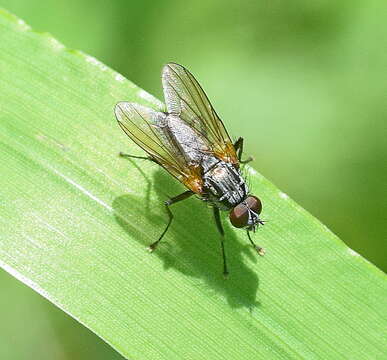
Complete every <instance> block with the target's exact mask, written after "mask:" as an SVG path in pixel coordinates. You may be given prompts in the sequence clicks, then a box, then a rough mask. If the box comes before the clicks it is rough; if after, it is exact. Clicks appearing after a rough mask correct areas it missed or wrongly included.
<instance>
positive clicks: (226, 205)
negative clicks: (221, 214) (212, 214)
mask: <svg viewBox="0 0 387 360" xmlns="http://www.w3.org/2000/svg"><path fill="white" fill-rule="evenodd" d="M215 159H216V158H215ZM207 163H208V165H209V166H208V167H207V169H206V162H204V163H203V164H202V166H203V168H204V175H203V179H204V186H205V191H206V200H207V201H209V202H210V203H211V204H212V205H214V206H217V207H218V208H219V209H221V210H230V209H232V208H233V207H235V206H236V205H238V204H239V203H241V202H242V201H243V200H244V199H245V198H246V196H247V194H248V192H249V189H248V187H247V184H246V183H245V180H244V179H243V177H242V175H241V173H240V171H239V169H238V168H237V167H236V166H235V165H234V164H231V163H227V162H224V161H222V160H218V159H216V162H214V159H209V160H208V161H207Z"/></svg>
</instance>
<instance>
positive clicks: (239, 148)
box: [234, 137, 254, 164]
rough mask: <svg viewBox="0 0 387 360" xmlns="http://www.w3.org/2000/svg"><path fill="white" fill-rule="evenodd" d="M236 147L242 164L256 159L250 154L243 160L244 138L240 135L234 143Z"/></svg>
mask: <svg viewBox="0 0 387 360" xmlns="http://www.w3.org/2000/svg"><path fill="white" fill-rule="evenodd" d="M234 148H235V151H236V153H237V156H238V160H239V162H240V163H241V164H247V163H248V162H250V161H253V160H254V159H253V158H252V157H251V156H249V157H248V158H247V159H246V160H242V153H243V138H242V137H239V138H238V140H237V141H235V143H234Z"/></svg>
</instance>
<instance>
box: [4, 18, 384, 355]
mask: <svg viewBox="0 0 387 360" xmlns="http://www.w3.org/2000/svg"><path fill="white" fill-rule="evenodd" d="M134 56H135V55H134ZM0 71H1V82H0V96H1V97H0V99H1V100H0V126H1V131H0V140H1V141H0V148H1V162H0V166H1V178H0V203H1V207H0V221H1V229H2V231H1V239H0V265H1V266H2V268H4V269H5V270H6V271H8V272H9V273H10V274H12V275H13V276H15V277H16V278H18V279H19V280H21V281H23V282H24V283H25V284H27V285H28V286H30V287H32V288H33V289H34V290H36V291H37V292H39V293H40V294H41V295H42V296H44V297H46V298H47V299H49V300H50V301H52V302H53V303H54V304H56V305H57V306H58V307H59V308H61V309H62V310H63V311H65V312H67V313H68V314H70V315H71V316H73V317H74V318H75V319H77V320H78V321H79V322H81V323H82V324H84V325H85V326H87V327H88V328H89V329H91V330H92V331H94V332H95V333H96V334H97V335H98V336H100V337H101V338H102V339H104V340H105V341H106V342H108V343H109V344H110V345H111V346H112V347H113V348H115V349H116V350H117V351H119V352H120V353H121V354H122V355H124V356H125V357H127V358H130V359H168V360H171V359H268V358H270V359H291V358H307V359H313V358H324V359H332V358H334V359H343V358H350V359H380V358H382V357H383V355H384V354H385V351H386V348H385V342H384V341H383V340H385V339H383V335H384V330H385V321H386V319H385V314H386V312H385V305H384V302H385V298H386V294H387V287H386V282H385V279H384V275H383V274H382V272H381V271H379V270H378V269H377V268H375V267H374V266H373V265H372V264H370V263H368V262H367V261H366V260H365V259H363V258H362V257H360V256H359V255H358V254H356V253H355V252H354V251H352V250H351V249H349V248H348V247H347V246H345V244H343V243H342V242H341V241H340V240H339V239H338V238H337V237H336V236H335V235H334V234H332V233H331V232H330V231H329V230H328V229H327V228H326V227H325V226H324V225H323V224H321V223H320V222H319V221H318V220H316V219H315V218H314V217H313V216H311V215H310V214H309V213H308V212H306V211H305V210H303V209H302V208H300V207H299V206H298V205H297V204H296V203H295V202H294V201H292V200H291V199H290V198H289V197H288V196H286V195H285V194H284V193H282V192H281V191H279V190H278V189H277V188H276V187H275V186H273V185H272V184H271V183H270V182H269V181H268V180H266V179H265V178H264V177H263V176H261V175H260V174H259V173H257V172H256V171H255V170H253V169H252V168H250V167H247V171H248V173H249V179H250V183H251V187H252V188H253V189H254V193H256V194H257V195H258V196H259V197H261V198H262V200H263V204H264V210H263V214H262V215H263V217H264V218H265V219H267V220H268V221H267V224H266V225H265V226H264V227H262V228H260V229H259V231H257V233H256V235H255V240H256V242H257V243H259V244H260V245H262V246H264V247H265V248H266V250H267V254H266V256H265V257H263V258H260V257H258V256H257V255H256V254H255V253H254V251H253V249H252V248H251V246H249V242H248V240H247V239H246V236H245V233H244V232H243V231H237V230H234V229H232V228H231V227H230V226H229V225H226V239H227V240H226V241H227V243H226V250H227V253H228V258H229V259H228V260H229V268H230V277H229V279H228V280H224V279H223V277H222V275H221V256H220V249H219V243H218V242H219V239H218V235H217V232H216V229H215V225H214V224H213V221H212V218H211V212H210V211H209V209H207V208H206V207H205V206H204V205H203V204H202V203H200V202H199V201H198V200H196V199H189V200H186V201H184V202H183V203H181V204H176V205H174V208H173V210H174V211H175V214H176V218H175V221H174V223H173V225H172V228H171V230H170V231H169V233H168V234H167V236H166V239H165V241H164V243H163V244H162V245H161V246H160V248H159V249H158V250H157V251H156V252H155V253H153V254H149V253H147V252H146V250H145V247H146V246H147V245H149V244H150V243H151V242H152V241H154V240H155V239H156V238H157V237H158V235H159V234H160V233H161V231H162V230H163V228H164V226H165V223H166V220H167V217H166V214H165V212H164V208H163V205H162V201H163V200H165V199H167V197H168V196H171V195H176V194H178V193H179V192H181V191H183V190H184V189H183V187H182V186H181V185H180V184H178V183H176V181H175V180H174V179H172V178H171V177H169V176H168V175H167V174H166V173H165V172H164V171H162V170H161V169H159V168H158V167H157V166H156V165H154V164H151V163H148V162H141V161H140V160H139V161H136V162H134V161H126V160H124V159H120V158H119V157H118V156H117V154H118V152H119V151H127V152H130V153H132V154H138V155H140V154H141V153H142V152H141V150H139V149H138V148H136V147H135V146H134V145H133V144H132V143H130V142H129V140H128V139H127V138H126V137H125V135H124V134H123V132H122V131H121V130H120V129H119V127H118V126H117V124H116V121H115V119H114V116H113V107H114V104H115V103H116V102H117V101H120V100H126V101H135V102H139V103H143V104H147V105H150V106H153V107H154V108H161V106H162V104H161V103H160V102H158V101H157V100H155V99H154V98H153V97H152V96H150V95H148V94H147V93H146V92H145V91H143V90H141V89H140V88H138V87H137V86H135V85H133V84H132V83H131V82H129V81H127V80H126V79H124V78H123V77H122V76H121V75H119V74H117V73H116V72H114V71H112V70H110V69H109V68H108V67H107V66H105V65H103V64H101V63H100V62H99V61H98V60H96V59H94V58H92V57H90V56H87V55H85V54H83V53H81V52H78V51H71V50H68V49H66V48H65V47H64V46H63V45H61V44H60V43H58V42H57V41H56V40H55V39H53V38H52V37H51V36H50V35H48V34H37V33H35V32H33V31H31V30H30V29H29V28H28V26H26V25H25V24H24V23H23V22H22V21H20V20H18V19H17V18H15V17H14V16H12V15H10V14H8V13H6V12H4V11H2V12H1V13H0ZM155 81H159V80H158V79H155ZM226 123H227V120H226ZM235 135H243V134H235ZM284 155H285V156H284V161H286V154H284ZM278 166H281V164H278ZM299 181H303V178H302V173H301V174H300V179H299ZM316 191H318V189H316ZM225 224H228V222H226V221H225Z"/></svg>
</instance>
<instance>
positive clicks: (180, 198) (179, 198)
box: [148, 159, 194, 252]
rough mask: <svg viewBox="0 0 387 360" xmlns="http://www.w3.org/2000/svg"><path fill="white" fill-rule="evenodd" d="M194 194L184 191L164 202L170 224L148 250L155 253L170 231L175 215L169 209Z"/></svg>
mask: <svg viewBox="0 0 387 360" xmlns="http://www.w3.org/2000/svg"><path fill="white" fill-rule="evenodd" d="M152 160H153V159H152ZM193 194H194V192H193V191H191V190H187V191H184V192H183V193H181V194H179V195H177V196H175V197H173V198H170V199H168V200H167V201H165V202H164V205H165V208H166V210H167V213H168V224H167V226H166V228H165V230H164V231H163V233H162V234H161V235H160V237H159V238H158V240H157V241H155V242H154V243H152V244H150V245H149V247H148V250H149V251H150V252H152V251H154V250H155V249H156V247H157V245H158V244H159V242H160V241H161V239H162V238H163V237H164V235H165V234H166V232H167V231H168V229H169V226H170V225H171V223H172V220H173V214H172V211H171V209H170V208H169V206H170V205H172V204H175V203H177V202H179V201H183V200H185V199H187V198H189V197H190V196H192V195H193Z"/></svg>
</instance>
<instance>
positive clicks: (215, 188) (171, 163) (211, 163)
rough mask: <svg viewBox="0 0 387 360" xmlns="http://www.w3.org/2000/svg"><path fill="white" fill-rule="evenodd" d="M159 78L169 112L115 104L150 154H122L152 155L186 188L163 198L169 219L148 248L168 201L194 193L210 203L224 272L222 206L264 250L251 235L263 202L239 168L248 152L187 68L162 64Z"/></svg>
mask: <svg viewBox="0 0 387 360" xmlns="http://www.w3.org/2000/svg"><path fill="white" fill-rule="evenodd" d="M161 78H162V85H163V91H164V97H165V102H166V108H167V112H159V111H155V110H152V109H150V108H148V107H145V106H143V105H140V104H136V103H130V102H124V101H123V102H119V103H118V104H117V105H116V106H115V115H116V118H117V121H118V124H119V125H120V127H121V129H122V130H123V131H124V132H125V133H126V135H128V136H129V138H131V139H132V140H133V141H134V142H135V143H136V144H137V145H138V146H140V147H141V148H142V149H143V150H144V151H145V152H146V153H147V154H148V156H146V157H142V156H133V155H128V154H123V153H120V155H121V156H123V157H129V158H136V159H146V160H150V161H153V162H155V163H156V164H158V165H160V166H161V167H163V168H164V169H165V170H167V171H168V172H169V173H170V174H171V175H172V176H174V177H175V178H176V179H178V180H179V181H180V182H181V183H182V184H184V185H185V187H186V188H187V190H186V191H185V192H183V193H181V194H179V195H177V196H175V197H173V198H170V199H168V200H167V201H165V203H164V204H165V207H166V211H167V213H168V223H167V226H166V228H165V229H164V231H163V232H162V234H161V235H160V237H159V238H158V240H157V241H155V242H154V243H152V244H151V245H150V246H149V250H150V251H154V250H155V249H156V247H157V246H158V244H159V243H160V241H161V239H162V238H163V237H164V235H165V234H166V232H167V231H168V229H169V227H170V225H171V223H172V220H173V214H172V211H171V209H170V206H171V205H172V204H175V203H177V202H179V201H182V200H185V199H187V198H189V197H190V196H192V195H196V196H197V197H198V198H199V199H201V200H203V201H204V202H206V203H207V204H209V205H210V206H211V207H212V209H213V212H214V218H215V223H216V226H217V228H218V230H219V233H220V246H221V250H222V258H223V274H224V275H225V276H227V274H228V269H227V262H226V253H225V249H224V230H223V226H222V222H221V217H220V211H228V212H229V218H230V222H231V224H232V225H233V226H234V227H236V228H244V229H245V230H246V232H247V236H248V238H249V240H250V243H251V245H252V246H253V247H254V249H255V250H256V251H257V252H258V254H259V255H264V253H265V251H264V249H263V248H261V247H259V246H258V245H256V244H255V243H254V241H253V240H252V238H251V236H250V232H251V231H255V230H256V228H257V227H258V225H260V224H261V225H263V221H262V220H261V219H260V217H259V215H260V213H261V211H262V203H261V201H260V200H259V198H258V197H256V196H254V195H251V194H250V190H249V188H248V185H247V184H246V181H245V179H244V178H243V176H242V173H241V170H240V164H244V163H247V162H249V161H251V160H252V158H248V159H246V160H242V152H243V138H241V137H240V138H239V139H238V140H237V141H236V142H235V143H233V142H232V141H231V139H230V137H229V135H228V133H227V130H226V128H225V127H224V125H223V122H222V120H220V118H219V117H218V115H217V114H216V112H215V110H214V108H213V107H212V105H211V103H210V102H209V100H208V98H207V96H206V94H205V93H204V91H203V89H202V88H201V86H200V85H199V83H198V82H197V81H196V80H195V78H194V77H193V75H192V74H191V73H190V72H189V71H188V70H187V69H185V68H184V67H183V66H181V65H178V64H175V63H169V64H167V65H165V66H164V68H163V70H162V76H161Z"/></svg>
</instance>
